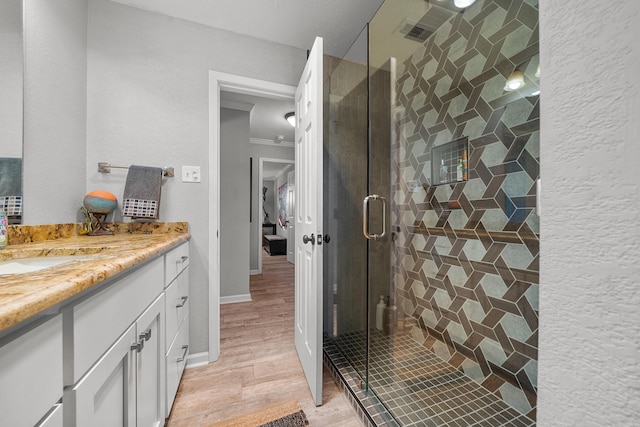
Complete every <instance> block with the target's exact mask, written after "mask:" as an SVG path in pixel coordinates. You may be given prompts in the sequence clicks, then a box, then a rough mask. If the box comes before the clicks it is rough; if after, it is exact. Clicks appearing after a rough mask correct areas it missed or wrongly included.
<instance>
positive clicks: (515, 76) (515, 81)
mask: <svg viewBox="0 0 640 427" xmlns="http://www.w3.org/2000/svg"><path fill="white" fill-rule="evenodd" d="M523 86H524V74H522V71H520V70H515V71H514V72H513V73H511V75H510V76H509V78H508V79H507V84H506V85H504V90H506V91H512V90H518V89H520V88H521V87H523Z"/></svg>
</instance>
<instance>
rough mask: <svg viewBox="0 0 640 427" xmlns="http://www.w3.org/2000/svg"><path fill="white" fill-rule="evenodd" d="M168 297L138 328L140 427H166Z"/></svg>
mask: <svg viewBox="0 0 640 427" xmlns="http://www.w3.org/2000/svg"><path fill="white" fill-rule="evenodd" d="M164 299H165V297H164V294H162V295H160V296H159V297H158V298H157V299H156V300H155V301H154V302H153V304H151V306H150V307H149V308H148V309H147V310H146V311H145V312H144V313H143V314H142V316H140V318H139V319H138V321H137V322H136V324H137V330H138V342H139V343H140V342H144V347H141V348H140V351H137V349H136V359H137V360H136V376H137V390H136V394H137V396H138V405H137V421H138V424H137V425H138V426H140V427H142V426H144V427H151V426H153V427H158V426H162V425H164V415H165V409H164V405H165V388H166V376H165V357H164V327H163V325H164V304H165V302H164Z"/></svg>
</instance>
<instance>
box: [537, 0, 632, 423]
mask: <svg viewBox="0 0 640 427" xmlns="http://www.w3.org/2000/svg"><path fill="white" fill-rule="evenodd" d="M540 15H541V16H540V22H541V29H540V37H541V58H542V59H541V62H542V70H543V72H542V95H541V96H542V99H543V103H542V115H541V121H542V135H541V140H542V145H541V151H542V153H541V154H542V158H543V162H542V170H541V175H542V178H543V189H542V194H541V198H542V217H541V228H542V229H543V232H542V234H543V237H542V256H541V262H540V271H541V278H540V312H541V316H540V364H539V382H540V394H539V401H538V407H539V425H540V426H636V425H638V420H640V385H639V384H640V382H639V381H640V314H639V313H640V310H639V307H640V283H639V279H638V277H640V267H639V263H638V259H639V256H638V254H639V251H638V242H639V241H640V227H638V220H639V219H640V218H639V214H638V209H639V208H640V200H639V199H640V189H639V186H638V165H639V164H640V163H639V161H638V159H639V158H640V144H638V139H639V136H640V125H639V123H640V120H639V118H640V84H639V83H638V70H640V58H639V55H640V50H639V49H638V45H637V41H638V39H639V37H640V32H639V30H638V26H637V24H638V22H639V21H640V2H637V1H635V0H626V1H617V2H612V3H611V4H610V5H603V3H602V2H598V1H595V0H585V1H577V0H571V1H563V2H558V1H553V0H545V1H542V2H541V5H540Z"/></svg>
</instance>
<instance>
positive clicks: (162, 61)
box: [86, 0, 306, 353]
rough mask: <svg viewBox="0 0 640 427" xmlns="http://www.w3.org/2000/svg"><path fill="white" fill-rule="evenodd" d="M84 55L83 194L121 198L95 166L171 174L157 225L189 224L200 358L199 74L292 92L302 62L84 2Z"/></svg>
mask: <svg viewBox="0 0 640 427" xmlns="http://www.w3.org/2000/svg"><path fill="white" fill-rule="evenodd" d="M88 49H89V53H88V64H89V65H88V94H87V96H88V124H87V145H88V146H87V157H86V159H87V168H88V170H87V189H97V188H102V189H105V190H107V191H111V192H112V193H114V194H115V195H116V196H117V197H118V198H121V197H122V191H123V188H124V182H125V172H124V171H118V170H114V171H113V172H112V173H111V174H109V175H102V174H98V173H97V163H98V162H110V163H112V164H115V165H129V164H143V165H150V166H165V165H166V166H173V167H175V168H176V172H177V174H176V177H175V178H170V179H166V180H165V184H164V185H163V189H162V202H161V210H160V220H162V221H188V222H189V226H190V231H191V234H192V240H191V263H190V282H191V295H192V296H193V298H192V300H193V303H192V304H191V305H190V316H191V321H190V335H191V343H192V345H191V352H192V353H197V352H202V351H207V349H208V336H207V334H208V288H209V283H208V265H207V257H208V252H209V246H208V233H209V222H208V218H209V200H208V187H207V183H208V180H209V174H210V173H211V171H210V170H208V156H209V147H208V142H209V114H210V112H209V101H208V93H209V92H208V90H209V88H208V84H209V74H208V73H209V70H216V71H221V72H226V73H232V74H238V75H243V76H247V77H252V78H257V79H261V80H267V81H273V82H277V83H284V84H289V85H292V84H297V81H298V79H299V76H300V74H301V72H302V68H303V67H304V62H305V60H306V53H305V52H304V51H303V50H300V49H296V48H292V47H289V46H284V45H279V44H275V43H271V42H267V41H264V40H258V39H255V38H251V37H245V36H241V35H238V34H234V33H230V32H227V31H222V30H217V29H214V28H209V27H205V26H202V25H198V24H194V23H191V22H187V21H182V20H180V19H174V18H169V17H166V16H162V15H158V14H155V13H151V12H146V11H143V10H139V9H135V8H132V7H128V6H124V5H122V4H118V3H113V2H110V1H106V0H89V29H88ZM247 162H248V159H247ZM182 165H195V166H200V167H201V168H202V183H200V184H193V183H182V182H181V181H180V178H179V175H180V168H181V166H182ZM243 170H244V171H247V170H248V165H247V167H245V168H243ZM245 176H246V174H245ZM246 182H247V186H248V179H247V180H246ZM224 184H225V183H224V182H223V183H222V185H224ZM246 200H247V201H246V203H247V204H248V199H246ZM248 215H249V214H248V212H246V217H247V222H248ZM221 226H222V227H224V226H225V224H221ZM244 226H245V229H246V223H244ZM247 241H248V237H247ZM224 250H225V248H224V247H221V253H222V252H224ZM244 262H245V264H246V265H247V264H248V259H245V261H244ZM247 271H248V265H247ZM247 275H248V273H247Z"/></svg>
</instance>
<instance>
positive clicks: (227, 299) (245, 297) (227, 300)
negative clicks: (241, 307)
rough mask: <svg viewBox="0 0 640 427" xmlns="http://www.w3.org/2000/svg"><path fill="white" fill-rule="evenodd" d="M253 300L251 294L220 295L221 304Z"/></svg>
mask: <svg viewBox="0 0 640 427" xmlns="http://www.w3.org/2000/svg"><path fill="white" fill-rule="evenodd" d="M248 301H251V294H244V295H230V296H228V297H220V304H233V303H234V302H248Z"/></svg>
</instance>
